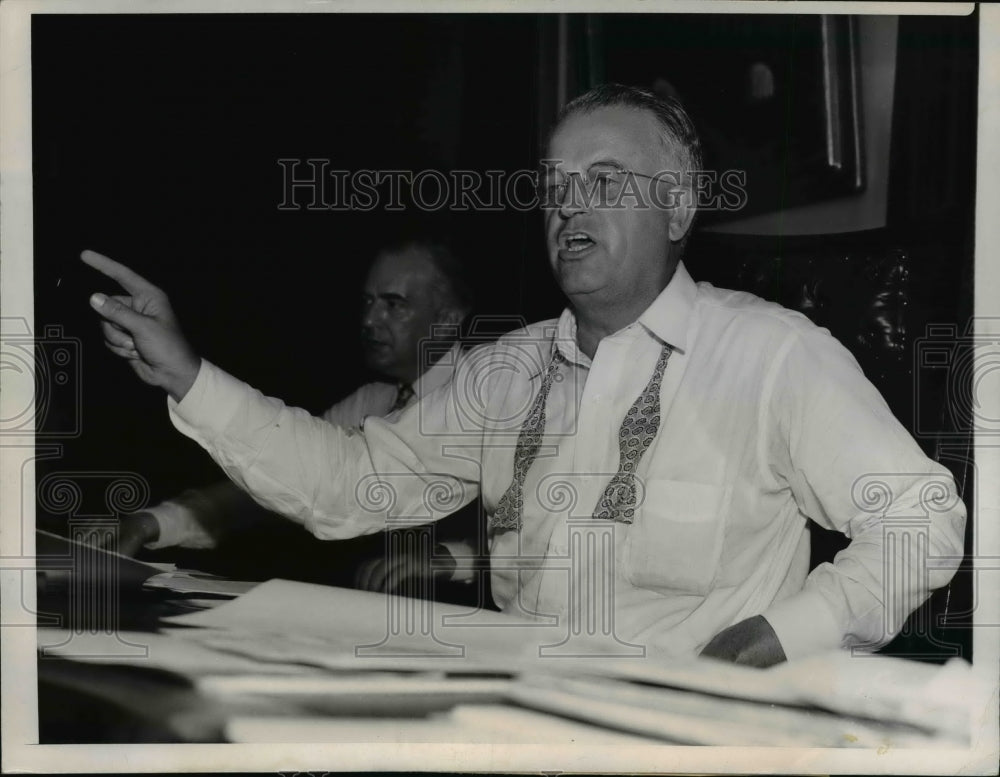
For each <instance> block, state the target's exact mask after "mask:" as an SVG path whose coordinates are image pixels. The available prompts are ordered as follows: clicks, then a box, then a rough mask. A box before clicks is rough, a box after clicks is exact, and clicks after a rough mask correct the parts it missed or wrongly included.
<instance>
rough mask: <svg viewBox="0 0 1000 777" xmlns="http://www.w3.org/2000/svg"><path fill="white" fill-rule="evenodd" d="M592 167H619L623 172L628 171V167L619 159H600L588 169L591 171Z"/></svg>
mask: <svg viewBox="0 0 1000 777" xmlns="http://www.w3.org/2000/svg"><path fill="white" fill-rule="evenodd" d="M591 167H617V168H619V169H621V170H627V169H628V165H626V164H625V163H624V162H622V161H621V160H619V159H598V160H597V161H596V162H591V163H590V165H589V166H588V167H587V169H588V170H589V169H590V168H591Z"/></svg>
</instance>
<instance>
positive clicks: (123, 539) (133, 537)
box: [86, 512, 160, 556]
mask: <svg viewBox="0 0 1000 777" xmlns="http://www.w3.org/2000/svg"><path fill="white" fill-rule="evenodd" d="M114 537H117V538H118V542H117V543H115V542H113V541H112V540H113V538H114ZM159 538H160V524H159V523H158V522H157V520H156V518H155V517H154V516H153V514H152V513H148V512H138V513H133V514H132V515H126V516H123V517H122V519H121V520H120V521H119V522H118V531H117V532H115V533H111V532H108V531H100V532H94V533H92V534H91V535H89V538H88V539H87V540H86V542H88V543H90V544H92V545H94V546H95V547H99V548H101V549H102V550H111V551H117V552H118V553H121V554H122V555H123V556H134V555H136V554H137V553H138V552H139V551H140V550H142V548H143V546H144V545H146V544H147V543H150V542H156V540H158V539H159Z"/></svg>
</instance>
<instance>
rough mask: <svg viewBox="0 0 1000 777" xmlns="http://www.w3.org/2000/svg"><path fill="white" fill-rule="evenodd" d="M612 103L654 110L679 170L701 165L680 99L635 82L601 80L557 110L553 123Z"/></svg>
mask: <svg viewBox="0 0 1000 777" xmlns="http://www.w3.org/2000/svg"><path fill="white" fill-rule="evenodd" d="M611 107H623V108H634V109H636V110H640V111H648V112H649V113H651V114H653V117H654V118H655V119H656V121H657V123H658V124H659V125H660V136H661V140H662V141H663V147H664V149H665V150H666V151H667V152H668V153H670V154H676V155H677V156H678V161H679V162H680V165H681V168H682V169H681V170H679V171H678V172H681V173H686V174H690V173H691V172H693V171H695V170H700V169H701V166H702V155H701V140H700V139H699V138H698V131H697V130H696V129H695V126H694V122H692V121H691V117H690V116H689V115H688V113H687V111H686V110H685V109H684V106H683V105H682V104H681V102H680V100H678V99H676V98H674V97H660V96H658V95H656V94H653V93H652V92H649V91H646V90H645V89H639V88H638V87H635V86H625V85H623V84H601V85H600V86H595V87H594V88H593V89H591V90H590V91H588V92H585V93H584V94H581V95H580V96H579V97H576V98H574V99H573V100H571V101H570V102H568V103H567V104H566V106H565V107H564V108H563V109H562V110H561V111H560V112H559V118H558V120H557V121H556V124H555V126H556V127H558V126H559V125H560V124H562V122H563V121H564V120H566V119H567V118H568V117H570V116H573V115H576V114H579V113H590V112H591V111H594V110H597V109H599V108H611Z"/></svg>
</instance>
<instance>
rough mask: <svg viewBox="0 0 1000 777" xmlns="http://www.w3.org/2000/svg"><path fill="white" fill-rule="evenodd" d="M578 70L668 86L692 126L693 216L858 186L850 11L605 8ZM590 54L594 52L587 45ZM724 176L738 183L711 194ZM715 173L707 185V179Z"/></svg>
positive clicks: (767, 207) (803, 199)
mask: <svg viewBox="0 0 1000 777" xmlns="http://www.w3.org/2000/svg"><path fill="white" fill-rule="evenodd" d="M592 26H593V27H595V28H596V30H597V31H596V33H595V34H596V36H597V37H598V38H599V40H600V45H598V46H590V47H589V50H588V54H587V58H588V59H589V68H588V69H589V71H590V73H589V75H590V77H589V79H588V80H590V81H592V82H594V83H597V82H600V81H615V82H619V83H627V84H634V85H637V86H642V87H644V88H647V89H649V90H651V91H653V92H655V93H657V94H659V95H660V96H663V97H669V96H677V97H679V98H680V99H681V100H683V102H684V104H685V105H686V106H687V107H688V110H689V112H690V113H691V115H692V118H693V119H694V121H695V124H696V125H697V126H698V127H699V128H700V130H701V139H702V144H703V148H704V165H703V167H704V170H705V171H706V173H707V175H708V178H706V179H705V180H704V182H703V184H702V188H703V190H704V189H706V187H707V191H708V195H709V200H708V202H709V207H707V208H705V207H703V208H702V209H701V214H702V215H701V217H702V219H703V221H704V222H705V223H722V222H724V221H727V220H731V219H734V218H742V217H745V216H752V215H756V214H760V213H770V212H774V211H779V210H786V209H789V208H794V207H797V206H800V205H807V204H811V203H815V202H820V201H822V200H826V199H831V198H835V197H843V196H844V195H847V194H851V193H855V192H860V191H862V190H863V189H864V186H865V176H864V159H863V150H862V148H863V140H862V138H863V135H862V118H863V117H862V115H861V106H860V94H861V85H860V79H861V73H860V69H859V64H858V34H857V28H856V19H855V18H853V17H849V16H838V15H832V14H824V15H782V16H777V15H760V16H742V17H730V18H721V19H720V18H719V16H717V15H714V14H712V15H700V14H699V15H684V16H676V15H669V16H668V15H661V16H655V15H650V16H643V17H638V18H637V17H635V16H632V15H628V14H620V15H612V14H607V15H604V16H602V17H601V18H600V20H599V23H598V24H596V25H594V24H592ZM594 52H596V55H595V54H594ZM727 174H728V181H729V184H728V186H729V188H730V189H731V188H733V181H735V180H739V181H740V182H741V183H740V186H741V188H742V190H743V191H744V192H745V197H743V198H742V199H741V200H740V202H739V206H738V207H735V208H734V207H732V206H733V203H734V202H735V200H734V198H733V197H727V198H715V199H712V198H711V194H712V193H716V194H717V193H719V192H720V184H719V182H720V181H721V180H722V177H723V176H724V175H727ZM713 176H714V177H715V182H714V183H713V181H712V177H713Z"/></svg>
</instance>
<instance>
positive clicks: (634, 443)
mask: <svg viewBox="0 0 1000 777" xmlns="http://www.w3.org/2000/svg"><path fill="white" fill-rule="evenodd" d="M671 353H673V349H672V348H671V347H670V346H669V345H666V344H664V346H663V348H662V349H661V350H660V356H659V358H658V359H657V361H656V366H655V367H654V368H653V374H652V376H651V377H650V379H649V382H648V383H647V384H646V387H645V388H644V389H643V390H642V393H641V394H639V396H638V397H637V398H636V400H635V402H633V403H632V406H631V407H630V408H629V409H628V412H627V413H626V414H625V418H624V419H623V420H622V424H621V427H620V429H619V430H618V454H619V457H618V472H617V473H616V474H615V475H614V477H612V478H611V481H610V482H609V483H608V485H607V487H606V488H605V489H604V493H603V494H602V495H601V498H600V499H599V500H598V502H597V507H596V508H595V509H594V518H600V519H603V520H614V521H620V522H622V523H632V521H633V520H634V518H635V508H636V487H635V472H636V469H637V468H638V466H639V462H640V461H641V460H642V457H643V455H644V454H645V453H646V451H647V450H648V449H649V446H650V444H652V442H653V439H654V438H655V437H656V433H657V432H658V431H659V428H660V387H661V385H662V384H663V373H664V371H665V370H666V368H667V361H668V360H669V359H670V354H671ZM564 362H565V358H564V357H563V356H562V354H561V353H560V352H559V351H558V350H555V349H553V356H552V361H551V362H550V363H549V368H548V370H547V371H546V372H545V376H544V377H543V378H542V385H541V387H540V388H539V389H538V395H537V396H536V397H535V401H534V403H533V404H532V406H531V410H530V412H529V413H528V416H527V418H525V419H524V423H523V424H522V425H521V431H520V433H519V434H518V437H517V444H516V447H515V449H514V477H513V480H512V481H511V484H510V485H509V486H508V487H507V490H506V491H505V492H504V494H503V496H501V497H500V501H499V502H497V509H496V511H495V512H494V513H493V515H492V516H491V517H490V525H491V526H492V527H493V528H494V529H504V530H509V529H513V530H515V531H518V530H520V528H521V519H522V515H523V512H524V481H525V478H526V477H527V475H528V470H529V469H530V468H531V465H532V464H533V463H534V461H535V459H536V458H537V457H538V450H539V448H540V447H541V444H542V436H543V435H544V434H545V402H546V400H547V399H548V396H549V392H550V391H551V389H552V381H553V379H554V377H555V375H556V373H557V372H558V369H559V366H560V365H561V364H563V363H564Z"/></svg>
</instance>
